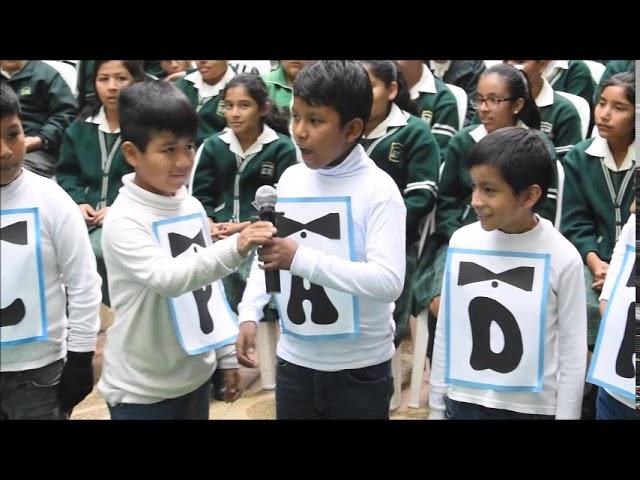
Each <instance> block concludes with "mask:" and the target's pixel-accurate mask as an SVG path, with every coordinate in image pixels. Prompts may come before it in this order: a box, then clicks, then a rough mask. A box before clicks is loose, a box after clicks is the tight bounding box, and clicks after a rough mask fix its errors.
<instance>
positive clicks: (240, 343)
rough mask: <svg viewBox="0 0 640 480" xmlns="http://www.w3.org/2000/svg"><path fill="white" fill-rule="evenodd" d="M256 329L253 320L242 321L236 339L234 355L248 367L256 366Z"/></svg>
mask: <svg viewBox="0 0 640 480" xmlns="http://www.w3.org/2000/svg"><path fill="white" fill-rule="evenodd" d="M256 329H257V325H256V324H255V322H242V323H241V324H240V332H239V333H238V338H237V339H236V356H237V357H238V362H239V363H240V365H243V366H245V367H248V368H257V367H258V361H257V360H256V359H255V356H256V353H255V352H256Z"/></svg>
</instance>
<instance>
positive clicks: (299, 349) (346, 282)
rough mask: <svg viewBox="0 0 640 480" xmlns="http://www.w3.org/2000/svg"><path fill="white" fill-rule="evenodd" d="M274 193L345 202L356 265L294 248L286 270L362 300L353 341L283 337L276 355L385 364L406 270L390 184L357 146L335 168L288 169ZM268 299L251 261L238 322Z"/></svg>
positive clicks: (323, 366) (399, 215) (317, 365)
mask: <svg viewBox="0 0 640 480" xmlns="http://www.w3.org/2000/svg"><path fill="white" fill-rule="evenodd" d="M277 193H278V197H333V196H342V197H350V198H351V207H352V212H353V227H354V240H355V241H354V244H355V256H356V259H357V260H356V261H348V260H344V259H342V258H338V257H336V256H331V255H327V254H326V253H324V252H322V251H320V250H315V249H312V248H309V247H306V246H303V245H300V246H299V247H298V250H297V252H296V255H295V257H294V259H293V262H292V264H291V269H290V270H291V274H292V275H297V276H300V277H302V278H305V279H307V280H309V281H310V282H312V283H314V284H317V285H321V286H324V287H330V288H333V289H336V290H340V291H342V292H347V293H350V294H353V295H356V296H358V297H359V302H360V335H359V336H358V337H356V338H343V339H331V340H320V341H313V342H310V341H306V340H301V339H298V338H295V337H294V336H292V335H286V334H285V335H281V336H280V340H279V342H278V348H277V354H278V356H279V357H281V358H282V359H284V360H286V361H288V362H291V363H294V364H296V365H301V366H303V367H307V368H312V369H315V370H321V371H338V370H344V369H352V368H362V367H366V366H370V365H376V364H378V363H381V362H384V361H386V360H389V359H390V358H391V357H392V356H393V353H394V351H395V348H394V345H393V335H394V324H393V309H394V301H395V300H396V299H397V298H398V297H399V296H400V293H401V292H402V286H403V283H404V270H405V230H406V229H405V223H406V208H405V206H404V202H403V200H402V196H401V195H400V192H399V191H398V188H397V186H396V184H395V183H394V181H393V180H392V179H391V177H390V176H389V175H387V173H385V172H384V171H383V170H381V169H379V168H378V167H377V166H376V165H375V163H374V162H373V161H372V160H371V159H370V158H369V157H368V156H367V154H366V153H365V151H364V149H363V148H362V146H360V145H357V146H356V147H355V148H354V149H353V151H352V152H351V153H350V154H349V155H348V156H347V158H346V159H345V160H344V161H343V162H342V163H341V164H340V165H338V166H336V167H334V168H324V169H320V170H311V169H309V168H308V167H307V166H306V165H304V164H299V165H293V166H291V167H289V168H288V169H287V170H285V172H284V173H283V174H282V177H281V178H280V181H279V182H278V187H277ZM269 298H270V296H269V295H267V294H266V293H265V281H264V272H263V271H262V270H260V269H259V268H258V266H257V258H256V259H255V260H254V264H253V265H252V270H251V274H250V276H249V278H248V279H247V286H246V288H245V292H244V295H243V297H242V302H241V303H240V305H239V306H238V313H239V320H240V322H245V321H254V322H256V321H258V320H259V319H260V318H262V316H263V313H262V309H263V307H264V306H265V305H266V304H267V303H268V302H269Z"/></svg>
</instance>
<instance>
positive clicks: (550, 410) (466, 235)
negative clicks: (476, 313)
mask: <svg viewBox="0 0 640 480" xmlns="http://www.w3.org/2000/svg"><path fill="white" fill-rule="evenodd" d="M537 218H538V224H537V225H536V226H535V227H534V228H533V229H531V230H529V231H528V232H525V233H522V234H506V233H503V232H501V231H499V230H494V231H491V232H487V231H485V230H483V228H482V227H481V225H480V222H476V223H472V224H470V225H467V226H465V227H462V228H460V229H459V230H457V231H456V232H455V233H454V234H453V235H452V236H451V241H450V242H449V247H450V248H451V247H457V248H472V249H479V250H495V251H512V252H530V253H542V254H549V255H550V256H551V258H550V268H549V270H550V272H549V291H548V296H547V304H546V309H547V311H546V326H545V333H544V335H545V338H544V360H543V378H542V381H543V390H542V392H537V393H535V392H505V391H498V390H483V389H477V388H470V387H463V386H459V385H446V384H445V383H444V367H445V355H446V351H445V345H446V339H445V325H444V324H445V317H444V310H445V309H444V308H441V309H440V313H439V315H438V323H437V327H436V338H435V344H434V352H433V365H432V371H431V394H430V402H429V403H430V414H429V418H430V419H442V418H444V410H445V407H444V396H445V395H448V396H449V398H451V399H453V400H458V401H460V402H467V403H476V404H478V405H483V406H485V407H489V408H498V409H505V410H512V411H515V412H521V413H533V414H539V415H554V416H555V418H556V419H579V418H580V410H581V405H582V393H583V389H584V380H585V373H586V361H587V316H586V315H587V312H586V293H585V286H584V279H583V269H582V259H581V258H580V254H579V253H578V251H577V250H576V248H575V247H574V246H573V245H572V244H571V243H570V242H569V241H568V240H567V239H566V238H565V237H563V236H562V235H561V234H560V233H559V232H558V231H557V230H556V229H555V228H554V227H553V225H552V224H551V223H550V222H549V221H548V220H546V219H544V218H540V217H537ZM446 295H447V292H446V289H444V288H443V294H442V300H441V303H440V304H441V305H445V301H446V298H445V296H446ZM451 320H452V321H456V319H451Z"/></svg>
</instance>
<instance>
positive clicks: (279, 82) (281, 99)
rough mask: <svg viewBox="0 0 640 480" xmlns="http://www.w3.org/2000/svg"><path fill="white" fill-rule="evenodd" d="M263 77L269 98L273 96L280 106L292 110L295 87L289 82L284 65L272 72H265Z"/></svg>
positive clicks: (272, 98)
mask: <svg viewBox="0 0 640 480" xmlns="http://www.w3.org/2000/svg"><path fill="white" fill-rule="evenodd" d="M262 78H263V79H264V83H265V84H266V85H267V91H268V92H269V98H271V100H273V102H274V103H275V104H276V105H277V106H278V107H280V108H286V109H287V110H290V108H291V101H292V99H293V87H291V86H290V85H288V84H287V78H286V77H285V74H284V68H282V65H281V66H279V67H278V68H277V69H275V70H273V71H272V72H269V73H267V74H265V75H264V76H263V77H262Z"/></svg>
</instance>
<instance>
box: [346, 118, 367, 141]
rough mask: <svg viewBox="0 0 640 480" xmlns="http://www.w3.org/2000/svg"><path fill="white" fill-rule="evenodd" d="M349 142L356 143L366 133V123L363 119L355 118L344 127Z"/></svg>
mask: <svg viewBox="0 0 640 480" xmlns="http://www.w3.org/2000/svg"><path fill="white" fill-rule="evenodd" d="M344 131H345V133H346V138H345V139H346V140H347V142H355V141H356V140H357V139H358V138H360V135H362V133H363V132H364V122H363V121H362V119H361V118H357V117H356V118H353V119H351V120H349V121H348V122H347V124H346V125H345V126H344Z"/></svg>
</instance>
